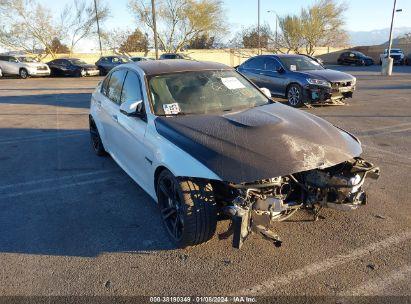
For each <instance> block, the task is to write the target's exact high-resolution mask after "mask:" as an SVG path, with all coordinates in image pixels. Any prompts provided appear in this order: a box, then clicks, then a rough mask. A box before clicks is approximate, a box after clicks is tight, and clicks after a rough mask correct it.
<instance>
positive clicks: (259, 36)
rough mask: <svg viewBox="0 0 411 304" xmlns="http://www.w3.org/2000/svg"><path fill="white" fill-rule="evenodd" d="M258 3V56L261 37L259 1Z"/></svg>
mask: <svg viewBox="0 0 411 304" xmlns="http://www.w3.org/2000/svg"><path fill="white" fill-rule="evenodd" d="M257 1H258V18H257V19H258V21H257V35H258V38H257V39H258V55H260V53H261V35H260V0H257Z"/></svg>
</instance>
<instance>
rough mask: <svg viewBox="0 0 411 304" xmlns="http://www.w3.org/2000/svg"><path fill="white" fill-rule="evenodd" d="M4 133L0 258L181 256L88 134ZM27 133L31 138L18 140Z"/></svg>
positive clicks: (138, 192) (143, 197)
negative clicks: (16, 255)
mask: <svg viewBox="0 0 411 304" xmlns="http://www.w3.org/2000/svg"><path fill="white" fill-rule="evenodd" d="M0 130H1V131H2V132H0V134H3V136H2V140H1V141H0V210H1V212H0V231H1V233H0V252H2V253H22V254H38V255H59V256H78V257H95V256H98V255H101V254H104V253H121V252H128V253H138V254H150V252H153V251H158V250H171V249H175V247H174V246H173V244H172V243H171V242H170V240H169V238H168V236H167V234H166V230H165V228H164V227H163V224H162V220H161V216H160V212H159V210H158V207H157V205H156V203H155V202H154V201H153V199H152V198H151V197H150V196H149V195H148V194H146V193H145V192H144V191H143V190H142V189H141V188H140V187H139V186H138V185H137V184H136V183H135V182H134V181H133V180H132V179H131V178H130V177H129V176H127V175H126V174H125V173H124V171H123V170H121V169H120V168H119V167H118V166H117V165H116V164H115V162H114V161H113V160H112V159H111V158H110V157H109V156H107V157H97V156H96V155H95V154H94V152H93V151H92V148H91V145H90V139H89V136H88V134H87V130H83V129H78V130H74V131H76V132H74V131H73V130H61V129H60V130H58V134H56V133H57V132H55V130H50V129H38V130H36V131H37V133H36V132H33V131H32V129H26V131H27V132H22V129H15V131H16V132H14V129H0ZM23 131H24V130H23ZM24 133H26V134H30V136H28V137H25V138H24V137H21V138H22V140H15V141H13V140H12V138H13V134H18V135H19V136H21V135H22V134H24ZM36 134H38V136H37V135H36ZM43 134H47V136H44V135H43Z"/></svg>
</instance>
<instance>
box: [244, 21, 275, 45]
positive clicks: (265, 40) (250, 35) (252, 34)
mask: <svg viewBox="0 0 411 304" xmlns="http://www.w3.org/2000/svg"><path fill="white" fill-rule="evenodd" d="M271 36H272V33H271V30H270V27H269V26H268V25H263V26H260V47H261V48H263V49H267V48H268V45H269V42H270V40H271ZM241 38H242V44H243V46H244V47H245V48H248V49H255V48H258V28H257V26H252V27H250V28H247V29H244V30H243V31H242V34H241Z"/></svg>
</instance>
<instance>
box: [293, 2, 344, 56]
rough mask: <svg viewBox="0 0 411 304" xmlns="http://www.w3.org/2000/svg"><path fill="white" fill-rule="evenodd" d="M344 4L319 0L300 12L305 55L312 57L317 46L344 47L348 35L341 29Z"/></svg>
mask: <svg viewBox="0 0 411 304" xmlns="http://www.w3.org/2000/svg"><path fill="white" fill-rule="evenodd" d="M346 10H347V7H346V5H345V4H338V3H337V2H336V1H335V0H320V1H318V2H316V3H314V4H313V5H312V6H310V7H308V8H307V9H303V10H302V11H301V17H300V18H301V23H302V34H303V37H304V44H305V50H306V53H307V54H309V55H312V54H313V53H314V50H315V47H317V46H342V45H346V44H347V41H348V35H347V34H346V31H345V30H344V29H343V27H344V16H343V15H344V13H345V11H346Z"/></svg>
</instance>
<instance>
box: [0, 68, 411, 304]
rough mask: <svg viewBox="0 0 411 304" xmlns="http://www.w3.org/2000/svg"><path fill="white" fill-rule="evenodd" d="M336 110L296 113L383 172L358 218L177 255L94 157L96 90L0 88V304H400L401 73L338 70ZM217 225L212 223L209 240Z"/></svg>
mask: <svg viewBox="0 0 411 304" xmlns="http://www.w3.org/2000/svg"><path fill="white" fill-rule="evenodd" d="M339 69H341V70H343V71H347V72H350V73H352V74H354V75H355V76H357V78H358V87H357V91H356V92H355V94H354V98H353V99H351V100H348V105H346V106H338V107H337V106H329V107H319V108H314V109H308V110H306V111H309V112H312V113H314V114H316V115H319V116H321V117H323V118H325V119H326V120H328V121H330V122H332V123H333V124H336V125H338V126H340V127H342V128H344V129H345V130H347V131H350V132H352V133H354V134H355V135H357V136H358V137H359V138H360V140H361V141H362V144H363V149H364V158H366V159H367V160H370V161H372V162H374V163H375V164H378V165H379V166H380V167H381V178H380V179H379V180H377V181H370V183H369V186H368V193H369V197H368V204H367V205H366V206H364V207H363V208H361V209H359V210H356V211H353V212H348V213H344V212H337V211H334V210H324V211H323V212H322V215H323V218H321V219H320V220H318V221H316V222H313V221H311V217H310V215H309V214H306V213H305V212H303V211H301V212H300V213H299V214H298V216H296V217H295V218H292V219H291V220H290V221H288V222H283V223H279V224H276V226H275V227H276V229H277V231H278V233H279V235H280V236H281V238H282V240H283V246H282V247H280V248H276V247H274V246H273V245H272V244H271V243H269V242H268V241H265V240H263V239H261V238H259V237H256V236H252V237H251V238H250V239H248V240H247V242H246V243H245V245H244V246H243V248H242V249H241V250H236V249H233V248H232V247H231V240H230V239H229V240H218V237H214V238H213V239H212V240H210V241H209V242H208V243H206V244H202V245H200V246H196V247H191V248H187V249H175V248H174V247H173V245H172V244H171V243H170V241H169V240H168V238H167V235H166V232H165V229H164V228H163V226H162V223H161V220H160V215H159V211H158V210H157V207H156V205H155V203H154V202H153V201H152V200H151V199H150V198H149V196H148V195H147V194H145V193H144V192H143V191H142V190H141V189H140V188H139V187H138V185H136V183H134V182H133V181H132V180H131V179H130V178H129V177H128V176H127V175H126V174H125V173H124V172H122V170H121V169H120V168H119V167H118V166H117V165H116V164H115V163H114V161H113V160H112V159H111V158H110V157H105V158H99V157H97V156H95V155H94V153H93V151H92V149H91V146H90V143H89V135H88V108H89V102H90V95H91V92H92V91H93V89H94V88H95V86H96V84H97V83H98V81H100V80H101V78H99V77H93V78H81V79H78V78H44V79H28V80H20V79H0V210H1V211H0V231H1V233H0V282H1V284H0V294H1V295H152V296H154V295H155V296H160V295H177V296H182V295H201V296H206V295H228V294H236V295H238V294H252V295H292V296H296V295H300V296H301V295H304V296H325V295H326V296H336V297H342V296H347V295H348V296H349V295H360V296H361V295H362V296H364V295H365V296H366V295H373V296H375V295H381V296H408V299H409V297H411V284H410V282H411V242H410V239H411V221H410V220H411V218H410V217H411V208H410V199H411V194H410V170H411V67H395V70H396V72H395V73H394V75H393V76H392V77H389V78H387V77H383V76H380V75H379V67H378V66H373V67H367V68H365V67H341V68H340V67H339ZM227 227H228V222H227V221H224V222H220V223H219V225H218V232H219V233H221V232H223V231H225V230H226V229H227Z"/></svg>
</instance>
